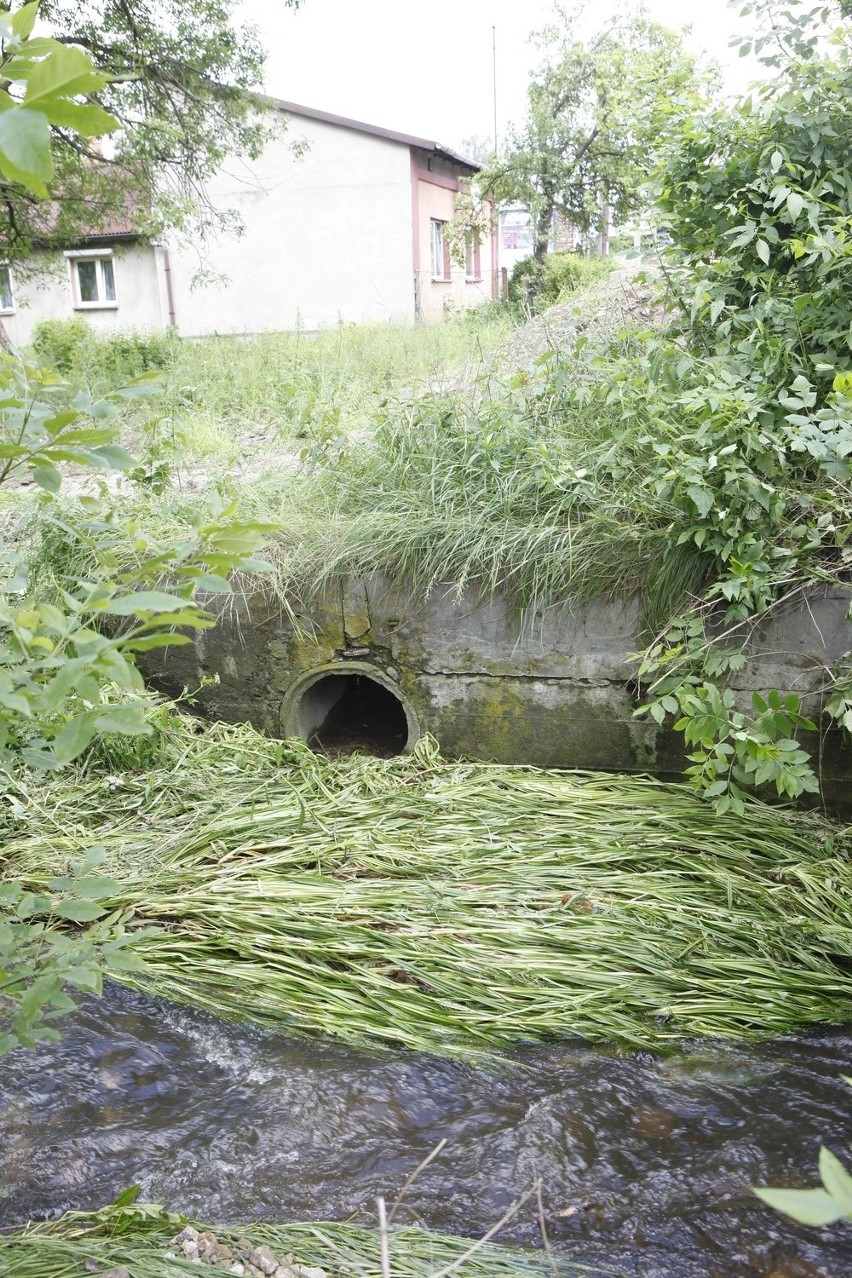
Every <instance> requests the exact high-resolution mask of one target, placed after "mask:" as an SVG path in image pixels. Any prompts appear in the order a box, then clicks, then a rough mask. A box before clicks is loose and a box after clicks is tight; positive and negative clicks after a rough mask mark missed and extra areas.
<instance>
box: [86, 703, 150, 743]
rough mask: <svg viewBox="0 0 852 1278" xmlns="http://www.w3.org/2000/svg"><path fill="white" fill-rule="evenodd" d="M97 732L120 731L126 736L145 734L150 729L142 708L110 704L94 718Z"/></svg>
mask: <svg viewBox="0 0 852 1278" xmlns="http://www.w3.org/2000/svg"><path fill="white" fill-rule="evenodd" d="M95 727H96V728H97V730H98V731H99V732H122V733H124V734H125V735H126V736H135V737H138V736H147V735H149V734H150V732H151V731H152V728H151V725H150V724H149V723H148V722H147V721H146V719H145V715H144V713H143V712H142V710H140V709H138V708H137V707H135V706H110V707H109V709H108V710H102V711H101V713H100V714H99V715H98V716H97V718H96V719H95Z"/></svg>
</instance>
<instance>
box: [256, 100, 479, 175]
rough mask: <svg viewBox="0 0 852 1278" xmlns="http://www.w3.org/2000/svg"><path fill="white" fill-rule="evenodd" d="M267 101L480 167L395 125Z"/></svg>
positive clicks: (474, 169) (472, 167) (463, 165)
mask: <svg viewBox="0 0 852 1278" xmlns="http://www.w3.org/2000/svg"><path fill="white" fill-rule="evenodd" d="M270 101H271V102H272V103H273V105H274V106H276V107H277V108H278V110H279V111H283V112H284V113H285V114H286V115H301V116H305V117H306V118H307V119H309V120H321V121H322V122H323V123H324V124H335V125H337V127H338V128H339V129H354V130H355V131H356V132H357V133H371V134H372V135H373V136H374V137H377V138H387V140H388V141H389V142H400V143H401V144H402V145H403V146H413V147H416V148H417V150H418V151H428V152H430V153H431V154H432V155H436V156H438V157H439V158H440V159H442V160H449V161H450V162H451V163H452V164H457V165H459V167H460V168H463V169H468V170H469V171H470V172H471V173H478V172H479V170H480V169H481V168H482V165H481V164H477V162H476V160H471V159H470V158H469V157H468V156H466V155H460V154H459V152H458V151H453V150H452V148H451V147H448V146H443V145H442V144H441V143H440V142H432V141H429V139H428V138H418V137H415V136H414V135H413V134H411V133H397V131H396V130H395V129H383V128H381V127H380V126H379V125H378V124H365V123H364V122H363V121H362V120H350V119H349V117H348V116H345V115H332V113H331V112H330V111H318V110H316V108H314V107H306V106H300V105H299V103H298V102H285V101H284V99H283V98H271V99H270Z"/></svg>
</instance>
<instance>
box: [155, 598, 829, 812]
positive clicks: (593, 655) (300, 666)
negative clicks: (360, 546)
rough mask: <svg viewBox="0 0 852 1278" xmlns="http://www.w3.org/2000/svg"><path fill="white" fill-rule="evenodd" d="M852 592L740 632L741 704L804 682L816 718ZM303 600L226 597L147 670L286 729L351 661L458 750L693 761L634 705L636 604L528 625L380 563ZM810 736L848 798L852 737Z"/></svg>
mask: <svg viewBox="0 0 852 1278" xmlns="http://www.w3.org/2000/svg"><path fill="white" fill-rule="evenodd" d="M213 602H215V601H214V600H211V604H212V603H213ZM851 602H852V588H850V589H849V590H840V589H833V590H830V591H826V592H824V593H811V594H810V595H809V596H808V597H807V598H802V597H799V598H798V600H797V601H795V602H791V604H790V605H789V606H788V607H786V608H785V609H784V610H783V611H781V612H779V614H778V615H777V616H776V617H775V618H773V619H772V620H771V621H770V622H769V623H768V624H766V625H764V626H762V627H757V628H754V629H753V630H752V631H748V630H747V629H746V628H744V629H743V631H742V632H741V633H740V634H739V635H737V636H736V637H734V638H733V639H729V640H728V641H727V642H736V643H737V644H739V643H740V642H742V643H744V645H745V649H744V650H745V651H746V652H747V654H748V658H749V659H748V662H747V664H746V666H745V667H744V669H743V670H742V671H740V672H738V673H737V675H736V676H734V679H733V680H732V686H734V687H735V688H736V689H737V690H738V691H739V692H741V693H742V696H743V700H744V702H745V703H746V704H747V703H749V702H750V697H751V693H752V691H754V690H762V691H768V690H770V689H772V688H777V689H778V690H779V691H781V692H796V693H798V694H799V695H801V696H803V697H804V698H805V706H806V710H807V713H809V714H810V715H811V717H815V716H816V717H818V716H819V713H820V703H821V697H822V695H823V694H822V692H821V691H820V690H821V689H822V688H824V686H825V684H826V672H827V670H828V668H829V667H830V666H832V665H833V664H834V663H836V662H838V661H840V660H841V659H842V658H843V656H844V654H845V653H846V652H847V651H848V650H849V649H850V648H852V625H851V624H850V622H849V621H848V620H847V614H848V612H849V607H850V603H851ZM291 607H292V614H290V615H288V613H287V611H286V610H284V609H282V608H281V606H280V605H279V604H277V603H273V602H271V601H270V600H268V599H266V598H264V597H263V595H261V594H257V595H256V596H254V597H251V598H244V599H241V600H236V599H235V598H233V599H229V600H228V601H227V606H226V607H225V609H224V611H223V613H222V616H221V619H220V621H219V624H218V625H217V626H216V627H215V628H214V629H212V630H209V631H206V632H203V633H202V634H201V635H200V636H199V637H198V638H197V639H196V640H195V642H194V644H193V646H191V647H176V648H172V649H168V650H165V652H164V653H162V654H161V653H158V652H155V653H152V654H150V658H149V659H148V661H147V666H146V669H147V673H148V674H149V677H150V678H151V679H152V681H153V682H154V683H156V684H157V685H158V686H160V687H162V688H164V689H165V690H166V691H169V692H172V693H174V692H179V691H181V690H182V689H183V688H184V687H189V688H198V687H199V686H200V685H201V683H202V681H203V679H204V678H205V677H209V676H211V675H215V676H217V677H218V683H217V684H216V685H215V686H210V687H205V688H203V689H202V691H201V692H200V694H199V697H198V701H199V703H200V706H201V708H202V709H203V710H204V711H205V712H206V713H208V714H210V715H211V716H216V717H219V718H223V719H226V720H230V721H236V722H239V721H245V720H248V721H250V722H251V723H253V724H254V725H255V726H256V727H258V728H260V729H262V730H264V731H266V732H269V733H271V734H273V735H276V736H278V735H286V734H287V733H288V731H289V732H294V731H298V730H299V729H298V724H299V722H300V720H299V716H298V705H299V697H300V688H301V687H303V686H307V685H308V684H310V683H312V682H314V683H315V682H316V680H315V675H316V673H317V672H318V671H320V670H321V669H324V670H326V671H327V672H328V673H334V672H340V671H345V670H350V671H353V672H354V671H357V672H359V673H362V674H367V675H372V676H373V677H374V678H375V679H376V681H377V682H380V683H381V684H383V685H384V686H385V687H389V688H391V689H392V690H393V691H394V692H395V693H396V694H397V695H398V697H399V699H400V700H401V702H402V703H403V706H404V707H405V709H406V713H407V715H408V720H409V728H410V733H409V744H411V743H412V742H413V741H414V740H416V737H417V736H418V735H419V734H422V733H425V732H430V733H432V734H434V736H435V737H437V739H438V741H439V742H440V744H441V747H442V749H443V751H444V752H445V753H446V754H448V755H450V756H453V755H460V754H469V755H476V756H478V757H480V758H486V759H495V760H498V761H501V762H519V763H532V764H537V765H541V766H549V767H571V768H595V769H597V768H603V769H613V770H619V771H636V770H641V771H653V772H661V773H676V772H679V771H680V770H681V768H682V766H683V761H684V760H683V750H682V745H681V740H680V737H679V736H678V735H677V734H674V733H672V732H671V731H670V730H668V729H664V728H659V727H658V726H657V725H656V724H654V723H653V722H651V721H650V720H646V719H644V718H643V719H636V718H635V717H634V711H635V709H636V707H637V705H638V700H637V693H636V687H635V683H634V680H635V676H636V667H635V664H634V663H633V662H631V660H630V657H631V654H633V653H634V652H636V651H637V649H639V648H640V647H641V642H640V639H639V637H638V628H639V618H638V607H637V605H636V604H635V603H628V604H625V605H621V604H599V605H595V606H593V607H590V608H587V609H585V610H584V611H582V612H578V613H574V612H572V611H571V610H570V609H568V608H562V609H552V610H549V611H547V612H545V613H544V614H541V615H537V616H535V617H532V618H528V619H527V621H526V623H525V624H523V625H522V624H521V622H520V620H519V618H518V616H517V614H516V613H515V612H514V611H513V610H512V609H511V608H510V607H509V605H508V604H507V603H505V602H504V601H501V600H496V601H492V602H489V603H477V601H476V600H475V599H473V598H471V597H470V596H468V595H465V594H462V595H461V596H459V595H458V594H457V593H456V592H455V591H454V590H452V589H450V588H437V589H435V590H434V591H433V592H432V593H431V595H430V596H429V597H428V598H427V599H425V600H419V601H416V602H412V600H411V599H410V597H409V596H408V595H407V593H406V592H405V591H404V590H400V589H395V588H394V587H393V586H392V585H390V584H389V583H388V582H386V581H384V580H382V579H381V578H379V577H371V578H368V579H353V580H350V581H348V582H346V583H345V584H343V585H342V586H341V587H340V588H339V589H338V590H336V591H334V592H332V593H330V594H329V595H327V596H326V597H325V598H324V599H322V600H320V601H319V602H312V603H311V604H310V605H309V606H302V605H300V604H299V603H298V602H296V601H293V602H292V604H291ZM294 725H296V726H294ZM811 735H812V736H813V737H814V740H810V741H808V740H805V741H804V744H806V745H807V746H808V748H810V749H811V750H813V751H814V752H815V754H816V755H817V756H818V758H819V761H820V766H821V770H822V775H823V781H824V792H825V795H826V797H827V799H828V800H829V802H831V803H842V802H843V801H844V800H845V801H846V802H847V803H848V804H850V805H852V750H848V751H847V750H846V749H845V748H843V747H842V743H841V740H840V735H839V734H838V733H837V732H834V731H831V732H827V733H825V734H823V735H822V736H821V737H820V736H819V735H818V734H811Z"/></svg>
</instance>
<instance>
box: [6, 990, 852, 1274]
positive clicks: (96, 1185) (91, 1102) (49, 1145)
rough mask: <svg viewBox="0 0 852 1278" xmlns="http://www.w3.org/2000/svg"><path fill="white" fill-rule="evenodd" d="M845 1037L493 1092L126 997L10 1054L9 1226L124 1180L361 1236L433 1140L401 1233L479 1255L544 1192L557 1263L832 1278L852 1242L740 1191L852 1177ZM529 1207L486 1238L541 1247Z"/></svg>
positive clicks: (517, 1080)
mask: <svg viewBox="0 0 852 1278" xmlns="http://www.w3.org/2000/svg"><path fill="white" fill-rule="evenodd" d="M850 1066H852V1036H850V1034H849V1033H841V1032H834V1031H829V1032H824V1033H819V1034H812V1035H809V1036H807V1037H804V1038H799V1039H795V1040H794V1039H788V1040H781V1041H777V1042H774V1043H772V1044H764V1045H761V1046H759V1047H755V1048H748V1049H746V1048H742V1047H730V1046H727V1047H726V1046H723V1045H722V1046H720V1045H719V1044H703V1045H697V1046H696V1045H693V1046H692V1047H691V1048H690V1049H689V1050H688V1051H685V1052H684V1053H683V1054H681V1055H678V1056H674V1057H669V1058H664V1057H661V1056H659V1055H656V1054H653V1053H650V1052H649V1053H633V1054H627V1055H624V1054H616V1053H612V1052H607V1051H603V1050H592V1049H590V1048H588V1047H584V1046H576V1045H575V1046H560V1047H553V1048H550V1049H547V1050H540V1049H539V1050H536V1051H527V1052H524V1053H519V1054H518V1056H516V1057H514V1058H512V1060H510V1061H507V1062H506V1065H505V1068H504V1069H502V1070H501V1071H498V1072H489V1071H485V1070H478V1069H474V1068H471V1067H469V1066H464V1065H458V1064H450V1063H447V1062H446V1061H441V1060H437V1059H434V1058H429V1057H418V1056H413V1055H403V1054H395V1055H384V1056H373V1055H368V1054H364V1053H356V1052H353V1051H352V1050H350V1049H346V1048H343V1047H336V1046H329V1045H324V1044H317V1043H305V1042H293V1041H289V1040H286V1039H280V1038H276V1037H274V1036H272V1035H268V1034H264V1033H261V1032H259V1031H257V1030H254V1029H247V1028H245V1027H238V1026H236V1027H235V1026H231V1025H224V1024H222V1023H221V1022H218V1021H216V1020H214V1019H212V1018H210V1017H208V1016H206V1015H203V1014H200V1013H196V1012H193V1011H190V1010H187V1009H184V1008H178V1007H175V1006H172V1005H169V1004H166V1003H162V1002H159V1001H157V1000H153V999H149V998H145V997H143V996H141V995H139V994H135V993H131V992H128V991H125V990H121V989H119V988H112V989H110V990H108V991H107V995H106V997H105V998H104V999H103V1000H101V1001H99V1000H95V999H91V1000H84V1001H82V1002H81V1004H80V1007H79V1009H78V1010H77V1012H76V1013H73V1014H72V1015H70V1016H69V1017H68V1018H66V1021H65V1026H64V1036H63V1038H62V1041H61V1042H60V1043H59V1044H57V1045H55V1046H49V1047H45V1048H43V1049H41V1050H40V1051H39V1052H37V1053H29V1052H17V1053H15V1054H14V1055H13V1056H9V1057H5V1058H4V1061H3V1070H2V1078H0V1114H1V1115H2V1129H3V1137H4V1139H3V1148H2V1156H0V1220H2V1223H3V1224H7V1225H9V1224H13V1223H15V1222H22V1221H24V1220H25V1219H27V1218H28V1217H31V1216H53V1215H56V1214H58V1213H59V1212H60V1211H62V1210H65V1209H67V1208H72V1207H73V1208H96V1207H100V1206H102V1205H104V1204H105V1203H107V1202H109V1201H111V1200H112V1199H113V1198H114V1197H115V1196H116V1195H117V1194H118V1193H119V1192H120V1190H122V1189H123V1188H125V1187H126V1186H127V1185H129V1184H131V1183H133V1182H138V1183H139V1184H141V1186H142V1191H143V1196H144V1197H145V1198H146V1199H148V1200H151V1201H155V1202H160V1203H164V1204H166V1205H167V1206H168V1207H170V1208H172V1209H174V1210H179V1211H182V1212H186V1213H188V1214H190V1215H194V1216H197V1217H199V1218H201V1219H203V1220H205V1221H209V1222H216V1221H222V1222H232V1221H243V1220H248V1219H258V1218H260V1219H268V1220H273V1221H286V1220H292V1219H322V1218H325V1219H330V1218H342V1217H344V1216H348V1215H350V1213H357V1214H359V1218H360V1219H362V1220H366V1219H368V1218H369V1216H370V1213H371V1211H372V1208H373V1204H374V1200H375V1198H376V1196H377V1195H379V1194H383V1195H384V1196H385V1197H387V1198H393V1196H394V1194H395V1192H396V1190H397V1189H398V1188H399V1187H400V1186H401V1185H402V1183H403V1181H404V1180H405V1178H406V1176H407V1175H408V1173H409V1172H411V1171H412V1170H413V1168H414V1167H416V1166H417V1164H418V1163H419V1162H420V1161H421V1160H422V1159H423V1158H424V1157H425V1156H426V1154H428V1153H429V1151H430V1150H431V1149H432V1148H433V1147H434V1146H435V1145H436V1143H437V1142H438V1141H439V1140H441V1139H442V1138H446V1140H447V1145H446V1147H445V1149H444V1151H443V1153H442V1154H441V1155H440V1157H439V1158H437V1159H436V1160H435V1162H434V1163H432V1164H431V1165H430V1166H429V1167H428V1168H427V1169H426V1170H425V1171H424V1172H423V1173H422V1174H421V1175H420V1176H418V1177H417V1179H416V1180H415V1182H414V1184H413V1185H412V1187H411V1189H410V1190H409V1191H408V1193H407V1195H406V1198H405V1203H406V1209H405V1212H404V1215H405V1217H406V1218H407V1219H409V1220H411V1219H415V1220H419V1221H420V1222H421V1223H423V1224H424V1225H426V1226H428V1227H431V1228H434V1229H441V1230H446V1231H449V1232H453V1233H460V1234H464V1235H470V1236H477V1235H479V1234H481V1233H482V1232H484V1231H485V1229H487V1228H488V1227H489V1226H490V1225H492V1224H493V1223H494V1222H495V1221H496V1220H497V1219H499V1217H500V1216H501V1215H502V1214H503V1213H504V1211H505V1210H506V1208H507V1207H508V1205H509V1204H510V1203H511V1202H512V1201H513V1199H514V1198H515V1197H516V1196H517V1195H518V1194H519V1193H520V1192H521V1191H522V1190H523V1189H524V1188H525V1187H526V1186H528V1185H529V1183H530V1182H531V1181H532V1179H533V1178H534V1177H536V1176H540V1177H541V1178H542V1180H543V1182H544V1212H545V1223H546V1228H547V1230H548V1231H549V1234H550V1242H551V1246H552V1247H553V1249H554V1250H556V1251H558V1252H559V1253H560V1254H561V1255H566V1256H568V1257H570V1258H571V1259H573V1260H576V1261H578V1262H584V1263H586V1264H588V1265H590V1266H592V1267H593V1268H595V1267H598V1266H599V1267H601V1268H603V1267H604V1266H607V1267H608V1269H609V1270H610V1271H614V1272H615V1273H619V1274H623V1275H626V1276H629V1278H752V1276H753V1278H758V1276H761V1278H813V1276H814V1275H823V1276H825V1278H844V1276H846V1275H852V1225H850V1226H847V1225H843V1224H841V1225H838V1226H835V1227H833V1228H832V1229H828V1230H814V1229H805V1228H800V1227H797V1226H795V1225H793V1224H792V1223H788V1222H786V1221H785V1220H784V1219H783V1218H781V1217H779V1216H777V1215H775V1214H774V1213H773V1212H771V1211H770V1210H769V1209H768V1208H766V1207H764V1206H763V1205H762V1204H761V1203H759V1202H758V1201H757V1199H755V1198H754V1197H753V1196H752V1195H751V1194H750V1192H749V1186H750V1185H752V1184H775V1185H778V1184H790V1185H801V1184H803V1183H810V1184H813V1183H814V1181H815V1167H816V1161H817V1153H818V1149H819V1145H820V1143H827V1144H829V1145H830V1146H831V1147H832V1148H833V1149H834V1150H835V1151H836V1152H837V1153H838V1154H840V1156H841V1157H844V1158H846V1159H847V1161H848V1155H849V1150H850V1146H852V1093H850V1091H849V1089H848V1088H847V1087H846V1086H845V1085H844V1084H843V1083H842V1081H841V1079H840V1077H839V1076H840V1075H841V1074H842V1073H849V1072H850ZM537 1217H538V1209H537V1208H536V1207H534V1206H533V1205H529V1206H528V1207H527V1208H526V1209H525V1210H524V1212H523V1213H522V1214H521V1215H520V1216H518V1217H517V1218H516V1219H515V1220H513V1221H512V1222H511V1223H510V1224H509V1225H508V1226H507V1227H506V1228H505V1229H504V1230H503V1231H502V1233H501V1234H500V1236H499V1238H498V1239H497V1241H502V1242H514V1243H518V1244H523V1245H531V1246H540V1245H541V1234H540V1227H539V1223H538V1219H537Z"/></svg>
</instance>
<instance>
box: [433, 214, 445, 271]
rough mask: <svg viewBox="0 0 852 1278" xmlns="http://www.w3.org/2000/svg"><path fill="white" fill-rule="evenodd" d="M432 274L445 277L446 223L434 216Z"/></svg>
mask: <svg viewBox="0 0 852 1278" xmlns="http://www.w3.org/2000/svg"><path fill="white" fill-rule="evenodd" d="M432 274H433V275H434V276H435V277H436V278H437V279H443V278H444V223H443V222H438V221H437V220H436V219H435V218H432Z"/></svg>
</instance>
